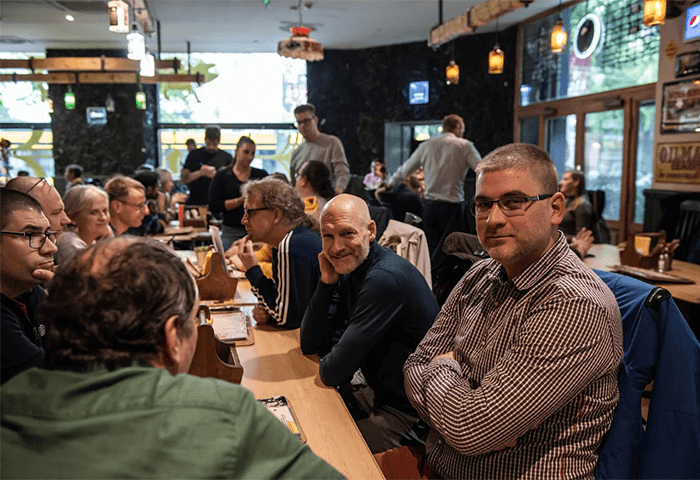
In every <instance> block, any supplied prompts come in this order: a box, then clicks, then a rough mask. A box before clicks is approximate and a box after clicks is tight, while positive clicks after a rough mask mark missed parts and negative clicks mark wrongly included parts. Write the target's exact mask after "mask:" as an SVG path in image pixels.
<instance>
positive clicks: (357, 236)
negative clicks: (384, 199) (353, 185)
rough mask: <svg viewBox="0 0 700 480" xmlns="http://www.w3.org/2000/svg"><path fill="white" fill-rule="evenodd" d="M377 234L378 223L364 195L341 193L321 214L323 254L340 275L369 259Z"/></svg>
mask: <svg viewBox="0 0 700 480" xmlns="http://www.w3.org/2000/svg"><path fill="white" fill-rule="evenodd" d="M376 235H377V226H376V225H375V223H374V220H372V219H371V217H370V216H369V208H368V207H367V204H366V203H365V201H364V200H362V199H361V198H360V197H356V196H354V195H347V194H342V195H338V196H337V197H335V198H333V199H332V200H331V201H330V202H328V203H327V204H326V206H325V208H324V209H323V212H322V213H321V237H322V238H323V254H324V255H325V257H326V258H327V259H328V261H329V262H330V263H331V264H332V265H333V268H334V269H335V272H336V273H338V274H341V275H342V274H347V273H350V272H352V271H354V270H355V269H356V268H357V267H359V266H360V265H361V264H362V262H364V261H365V259H366V258H367V255H369V250H370V244H371V243H372V241H373V240H374V239H375V237H376Z"/></svg>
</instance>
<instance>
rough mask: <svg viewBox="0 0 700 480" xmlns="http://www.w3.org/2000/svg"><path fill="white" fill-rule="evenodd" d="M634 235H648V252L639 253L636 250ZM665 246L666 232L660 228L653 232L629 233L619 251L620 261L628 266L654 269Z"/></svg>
mask: <svg viewBox="0 0 700 480" xmlns="http://www.w3.org/2000/svg"><path fill="white" fill-rule="evenodd" d="M635 237H648V238H649V242H648V243H649V247H650V248H648V251H649V253H648V254H645V255H643V254H641V253H639V252H638V251H637V248H636V247H637V246H636V245H635ZM665 246H666V232H665V231H663V230H661V231H659V232H655V233H637V234H633V235H630V237H629V238H628V240H627V245H626V246H625V249H624V250H623V251H622V252H621V253H620V263H621V264H623V265H628V266H630V267H639V268H649V269H654V270H656V268H657V266H658V264H659V255H661V253H662V252H663V251H664V247H665Z"/></svg>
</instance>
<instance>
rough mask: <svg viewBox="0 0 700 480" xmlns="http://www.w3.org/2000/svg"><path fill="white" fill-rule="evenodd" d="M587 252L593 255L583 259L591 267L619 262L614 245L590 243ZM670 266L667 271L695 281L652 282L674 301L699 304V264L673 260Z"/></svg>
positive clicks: (606, 265)
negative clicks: (667, 292) (687, 282)
mask: <svg viewBox="0 0 700 480" xmlns="http://www.w3.org/2000/svg"><path fill="white" fill-rule="evenodd" d="M588 253H589V254H591V255H593V256H592V257H586V258H584V260H583V261H584V263H585V264H586V265H588V266H589V267H591V268H597V269H598V270H606V271H610V270H611V268H610V267H612V266H613V265H619V264H620V251H619V250H618V248H617V247H616V246H615V245H608V244H597V245H592V246H591V249H590V250H589V251H588ZM671 266H672V269H671V270H670V271H669V272H668V273H670V274H672V275H676V276H679V277H684V278H688V279H690V280H693V281H695V283H694V284H682V283H666V282H663V283H662V282H653V283H654V285H658V286H660V287H663V288H665V289H666V290H668V291H669V292H670V293H671V295H672V296H673V298H674V299H675V300H676V301H681V302H686V303H689V304H692V305H695V306H697V305H700V265H695V264H694V263H688V262H681V261H679V260H674V261H673V263H672V264H671Z"/></svg>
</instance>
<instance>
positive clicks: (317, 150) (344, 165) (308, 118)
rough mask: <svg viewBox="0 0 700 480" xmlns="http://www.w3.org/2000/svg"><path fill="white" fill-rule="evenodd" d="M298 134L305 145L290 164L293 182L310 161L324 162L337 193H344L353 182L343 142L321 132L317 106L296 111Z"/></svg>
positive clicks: (308, 106) (298, 150)
mask: <svg viewBox="0 0 700 480" xmlns="http://www.w3.org/2000/svg"><path fill="white" fill-rule="evenodd" d="M294 118H295V119H296V124H297V127H298V128H299V133H300V134H301V136H302V137H304V140H305V141H304V142H303V143H302V144H301V145H299V147H298V148H297V149H296V150H294V151H293V152H292V160H291V161H290V163H289V174H290V175H291V178H292V180H293V179H294V178H295V177H296V174H297V173H298V172H299V170H300V169H301V166H302V165H304V164H305V163H306V162H308V161H309V160H319V161H321V162H323V163H324V164H325V165H326V166H327V167H328V170H330V172H331V179H332V181H333V188H334V190H335V193H343V192H344V191H345V189H346V188H347V186H348V183H349V182H350V166H349V165H348V160H347V158H345V149H343V143H342V142H341V141H340V139H339V138H338V137H336V136H333V135H326V134H325V133H321V132H320V131H319V130H318V117H317V116H316V107H314V106H313V105H312V104H310V103H307V104H304V105H299V106H298V107H296V108H295V109H294Z"/></svg>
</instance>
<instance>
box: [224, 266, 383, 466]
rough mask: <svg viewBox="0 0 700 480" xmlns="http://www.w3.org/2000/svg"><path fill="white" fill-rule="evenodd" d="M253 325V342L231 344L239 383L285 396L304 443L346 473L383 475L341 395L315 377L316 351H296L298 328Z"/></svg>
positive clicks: (259, 393)
mask: <svg viewBox="0 0 700 480" xmlns="http://www.w3.org/2000/svg"><path fill="white" fill-rule="evenodd" d="M246 283H247V280H246V281H243V282H240V283H239V289H240V288H241V287H243V288H246V285H245V284H246ZM249 286H250V284H248V288H249ZM248 308H250V307H248ZM253 328H255V344H253V345H250V346H245V347H237V348H236V352H237V353H238V357H239V359H240V361H241V364H242V365H243V369H244V371H243V382H242V383H241V385H242V386H243V387H245V388H247V389H248V390H250V391H251V392H253V394H254V395H255V398H267V397H274V396H278V395H284V396H285V397H287V400H288V401H289V403H290V404H291V406H292V408H293V410H294V412H295V414H296V416H297V421H298V422H299V424H300V426H301V429H302V430H303V432H304V434H305V435H306V439H307V445H309V447H311V450H313V452H314V453H315V454H316V455H318V456H319V457H321V458H323V459H324V460H326V461H327V462H328V463H330V464H331V465H333V466H334V467H335V468H336V469H337V470H338V471H340V472H341V473H342V474H343V475H345V476H346V477H347V478H349V479H371V478H384V476H383V474H382V472H381V470H380V469H379V466H378V465H377V462H376V461H375V460H374V457H373V456H372V453H371V452H370V450H369V447H368V446H367V444H366V443H365V441H364V439H363V438H362V435H361V434H360V431H359V430H358V429H357V426H356V425H355V422H354V420H353V419H352V417H351V416H350V413H349V412H348V410H347V408H346V407H345V403H343V400H342V398H341V397H340V395H339V394H338V392H337V391H336V390H335V389H334V388H331V387H326V386H325V385H323V382H321V379H320V377H319V374H318V357H316V356H315V355H303V354H302V353H301V348H300V346H299V329H296V330H279V329H276V328H274V327H269V326H265V325H259V326H255V327H253Z"/></svg>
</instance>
